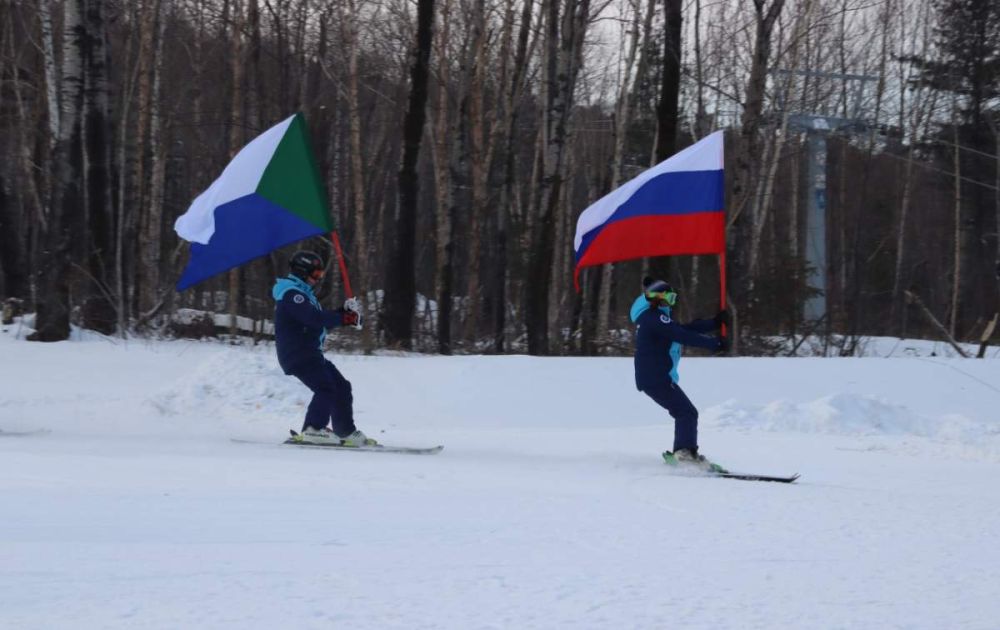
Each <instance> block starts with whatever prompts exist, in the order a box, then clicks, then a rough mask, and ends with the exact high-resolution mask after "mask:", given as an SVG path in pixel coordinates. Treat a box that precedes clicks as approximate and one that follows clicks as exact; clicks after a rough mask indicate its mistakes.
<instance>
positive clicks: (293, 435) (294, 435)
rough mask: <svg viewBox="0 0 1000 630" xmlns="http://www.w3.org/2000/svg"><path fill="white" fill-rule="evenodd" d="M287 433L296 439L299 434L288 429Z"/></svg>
mask: <svg viewBox="0 0 1000 630" xmlns="http://www.w3.org/2000/svg"><path fill="white" fill-rule="evenodd" d="M288 433H290V434H291V436H292V437H296V436H298V434H299V432H298V431H296V430H295V429H289V430H288Z"/></svg>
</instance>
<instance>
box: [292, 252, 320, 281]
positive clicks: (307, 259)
mask: <svg viewBox="0 0 1000 630" xmlns="http://www.w3.org/2000/svg"><path fill="white" fill-rule="evenodd" d="M288 269H289V270H290V271H291V272H292V274H293V275H295V276H297V277H299V278H302V279H303V280H308V279H310V278H312V279H318V278H317V275H322V274H323V272H324V271H325V270H326V265H324V264H323V259H322V258H320V257H319V255H318V254H314V253H313V252H308V251H305V250H301V251H297V252H295V253H294V254H292V257H291V258H289V259H288Z"/></svg>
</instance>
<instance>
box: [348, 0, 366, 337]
mask: <svg viewBox="0 0 1000 630" xmlns="http://www.w3.org/2000/svg"><path fill="white" fill-rule="evenodd" d="M345 18H346V19H344V20H342V22H341V24H342V37H343V40H344V46H345V48H346V49H347V51H346V52H347V107H348V119H347V120H348V125H349V133H350V137H351V145H350V146H351V196H352V201H353V206H354V245H355V251H357V259H356V261H355V265H354V266H355V269H356V270H357V278H358V279H359V280H360V282H361V283H362V284H361V285H360V286H362V287H364V286H366V285H365V284H364V283H366V282H369V281H370V280H369V273H368V269H369V252H368V250H369V245H368V209H367V208H366V207H365V174H364V152H363V150H362V147H361V101H360V98H359V95H358V82H359V74H360V70H359V68H358V58H359V56H360V54H361V42H360V35H361V11H360V7H359V6H358V0H347V16H345ZM366 301H367V300H366ZM361 345H362V346H363V347H364V349H365V352H369V351H370V350H371V348H372V346H373V340H372V327H371V326H366V327H364V328H363V329H362V331H361Z"/></svg>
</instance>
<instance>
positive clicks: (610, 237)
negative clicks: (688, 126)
mask: <svg viewBox="0 0 1000 630" xmlns="http://www.w3.org/2000/svg"><path fill="white" fill-rule="evenodd" d="M722 151H723V132H722V131H716V132H715V133H713V134H711V135H710V136H707V137H705V138H703V139H702V140H700V141H699V142H697V143H696V144H693V145H691V146H690V147H688V148H686V149H684V150H683V151H681V152H680V153H677V154H676V155H674V156H673V157H670V158H668V159H666V160H664V161H663V162H660V163H659V164H657V165H656V166H654V167H653V168H651V169H649V170H648V171H645V172H644V173H642V174H641V175H639V176H638V177H636V178H635V179H633V180H631V181H629V182H627V183H626V184H624V185H622V186H620V187H618V188H617V189H615V190H613V191H611V192H610V193H608V194H607V195H605V196H604V197H602V198H601V199H600V200H598V201H597V202H595V203H594V204H593V205H591V206H590V207H589V208H587V209H586V210H584V211H583V213H582V214H581V215H580V219H579V220H578V221H577V223H576V238H575V239H574V241H573V247H574V249H575V250H576V270H575V273H574V280H575V281H576V282H577V288H579V275H580V269H582V268H583V267H590V266H593V265H600V264H603V263H609V262H617V261H621V260H630V259H633V258H643V257H646V256H670V255H677V254H725V249H726V237H725V234H726V216H725V215H726V213H725V188H724V181H725V179H724V175H723V161H722V160H723V152H722Z"/></svg>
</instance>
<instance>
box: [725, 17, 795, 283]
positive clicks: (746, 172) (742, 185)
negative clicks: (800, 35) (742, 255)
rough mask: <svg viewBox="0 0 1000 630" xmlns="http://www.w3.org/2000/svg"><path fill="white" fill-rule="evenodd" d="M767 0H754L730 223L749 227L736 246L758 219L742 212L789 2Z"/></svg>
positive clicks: (751, 185) (733, 240)
mask: <svg viewBox="0 0 1000 630" xmlns="http://www.w3.org/2000/svg"><path fill="white" fill-rule="evenodd" d="M766 2H767V0H753V4H754V8H755V15H756V20H755V25H756V30H755V36H754V52H753V57H752V59H751V65H750V78H749V79H748V81H747V90H746V99H745V101H746V105H745V106H744V108H743V117H742V120H741V123H740V146H739V150H738V151H737V152H736V156H735V160H734V162H735V169H734V173H733V174H734V177H733V205H732V208H731V214H730V218H729V225H733V224H734V223H736V222H737V220H740V221H741V224H743V225H744V226H745V227H744V228H742V229H741V230H737V233H736V234H733V235H731V238H730V244H731V245H734V246H735V245H738V244H739V242H740V241H742V240H749V234H750V230H751V229H752V225H753V223H754V221H755V217H752V216H747V217H743V218H742V219H741V214H742V213H743V212H744V210H745V209H746V206H747V204H748V203H749V202H750V201H751V200H752V199H753V191H754V190H755V182H756V169H755V168H754V165H755V163H756V160H757V156H758V155H759V147H760V141H759V138H758V131H759V130H760V126H761V122H762V118H763V113H764V88H765V86H766V83H767V73H768V70H769V66H768V64H769V62H770V58H771V36H772V33H773V31H774V25H775V23H776V22H777V20H778V16H779V15H781V10H782V8H783V7H784V4H785V0H771V4H770V6H766ZM740 232H743V233H744V236H743V237H741V238H732V237H735V236H737V235H738V234H739V233H740ZM734 249H737V251H741V249H740V248H736V247H734ZM742 250H743V251H746V253H747V254H749V247H745V248H742ZM733 262H739V261H733ZM742 266H743V267H744V271H745V269H746V268H747V267H748V265H742Z"/></svg>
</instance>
